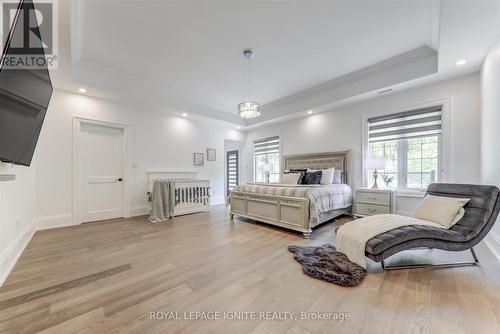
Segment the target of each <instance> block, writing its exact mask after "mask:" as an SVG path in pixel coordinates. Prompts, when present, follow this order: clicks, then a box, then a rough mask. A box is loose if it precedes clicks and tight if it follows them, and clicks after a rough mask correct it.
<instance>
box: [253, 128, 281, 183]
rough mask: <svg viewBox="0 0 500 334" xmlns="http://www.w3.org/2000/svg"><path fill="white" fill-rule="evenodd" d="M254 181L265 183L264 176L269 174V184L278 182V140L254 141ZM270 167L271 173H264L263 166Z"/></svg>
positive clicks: (272, 138)
mask: <svg viewBox="0 0 500 334" xmlns="http://www.w3.org/2000/svg"><path fill="white" fill-rule="evenodd" d="M253 147H254V149H253V152H254V153H253V156H254V175H253V178H254V181H255V182H266V179H267V178H266V174H267V173H269V181H270V182H279V180H280V138H279V137H277V136H276V137H271V138H266V139H261V140H257V141H254V143H253ZM265 165H267V167H269V165H272V171H271V172H266V171H264V169H265V168H264V166H265Z"/></svg>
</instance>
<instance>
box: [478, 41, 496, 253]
mask: <svg viewBox="0 0 500 334" xmlns="http://www.w3.org/2000/svg"><path fill="white" fill-rule="evenodd" d="M481 107H482V114H481V116H482V118H481V142H482V144H481V181H482V183H485V184H492V185H496V186H498V187H500V173H499V170H500V149H499V148H498V145H499V143H500V44H498V45H497V46H496V47H494V48H493V49H492V50H491V51H490V52H489V54H488V56H487V57H486V59H485V61H484V65H483V68H482V70H481ZM489 238H490V240H489V241H490V245H492V246H493V247H492V248H493V249H494V251H495V252H496V253H497V256H498V257H499V258H500V224H499V222H498V221H497V224H496V226H494V227H493V231H492V232H491V233H490V235H489Z"/></svg>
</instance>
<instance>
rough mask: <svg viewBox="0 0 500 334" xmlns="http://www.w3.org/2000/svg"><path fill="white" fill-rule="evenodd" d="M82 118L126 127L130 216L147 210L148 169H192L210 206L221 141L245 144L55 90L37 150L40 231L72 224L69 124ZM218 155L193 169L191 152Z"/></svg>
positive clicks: (235, 135)
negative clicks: (206, 188)
mask: <svg viewBox="0 0 500 334" xmlns="http://www.w3.org/2000/svg"><path fill="white" fill-rule="evenodd" d="M74 117H84V118H90V119H96V120H101V121H108V122H115V123H121V124H128V125H130V126H131V132H132V148H131V149H132V162H133V163H132V174H133V180H132V189H131V193H132V196H131V197H132V198H131V208H132V214H143V213H145V212H146V211H145V210H146V208H147V207H146V205H147V202H146V197H145V193H146V192H147V187H148V185H147V174H146V172H147V170H151V169H156V170H197V171H198V172H199V177H200V178H209V179H210V180H211V184H212V203H221V202H223V199H224V159H223V152H224V139H232V140H244V138H245V134H244V132H241V131H237V130H232V129H227V128H223V127H220V126H218V125H214V124H212V123H206V122H201V121H198V120H193V119H190V118H183V117H176V116H171V115H167V114H166V113H162V112H159V111H155V110H144V109H142V108H141V107H140V106H130V105H124V104H119V103H115V102H112V101H108V100H102V99H96V98H91V97H87V96H82V95H77V94H71V93H68V92H64V91H59V90H56V91H54V95H53V97H52V100H51V104H50V107H49V110H48V112H47V116H46V119H45V123H44V125H43V129H42V133H41V136H40V140H39V142H38V147H37V150H36V155H35V159H36V164H37V168H36V198H37V201H36V211H35V219H36V221H37V224H38V225H39V226H41V227H54V226H59V225H68V224H70V223H71V220H72V191H73V188H72V182H73V168H72V152H73V149H72V120H73V118H74ZM207 148H215V149H216V150H217V161H206V159H205V166H204V167H195V166H193V153H194V152H204V153H205V154H206V149H207Z"/></svg>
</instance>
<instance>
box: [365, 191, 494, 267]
mask: <svg viewBox="0 0 500 334" xmlns="http://www.w3.org/2000/svg"><path fill="white" fill-rule="evenodd" d="M499 192H500V191H499V189H498V188H497V187H495V186H482V185H464V184H445V183H434V184H431V185H429V187H428V189H427V194H431V195H435V196H447V197H463V198H470V201H469V202H468V203H467V204H466V205H465V206H464V209H465V215H464V217H463V218H462V219H460V220H459V221H458V223H456V224H455V225H453V226H452V227H451V228H450V229H440V228H434V227H427V226H405V227H402V228H397V229H394V230H391V231H388V232H385V233H382V234H379V235H378V236H376V237H374V238H372V239H370V240H369V241H368V242H367V244H366V256H368V257H369V258H371V259H373V260H375V261H381V260H383V259H385V258H387V257H389V256H391V255H393V254H396V253H398V252H400V251H403V250H406V249H410V248H415V247H430V248H440V249H444V250H452V251H460V250H466V249H468V248H470V247H472V246H474V245H476V244H477V243H478V242H479V241H481V239H482V238H484V236H486V234H487V233H488V231H489V230H490V229H491V227H492V226H493V224H494V223H495V220H496V217H497V215H498V211H499V210H500V204H499V203H500V200H499Z"/></svg>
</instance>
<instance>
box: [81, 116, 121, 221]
mask: <svg viewBox="0 0 500 334" xmlns="http://www.w3.org/2000/svg"><path fill="white" fill-rule="evenodd" d="M123 137H124V136H123V129H118V128H112V127H106V126H100V125H93V124H82V127H81V137H80V138H81V140H80V143H81V147H80V152H81V156H80V159H79V160H80V162H79V163H80V171H81V173H80V175H81V178H82V180H81V182H80V185H81V190H82V192H81V197H80V198H81V200H82V201H81V203H80V207H81V210H82V212H81V213H80V217H81V219H82V222H90V221H97V220H104V219H112V218H120V217H123V202H124V199H123V171H124V168H123V167H124V161H123V156H124V154H123V152H124V149H123V144H124V139H123Z"/></svg>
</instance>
